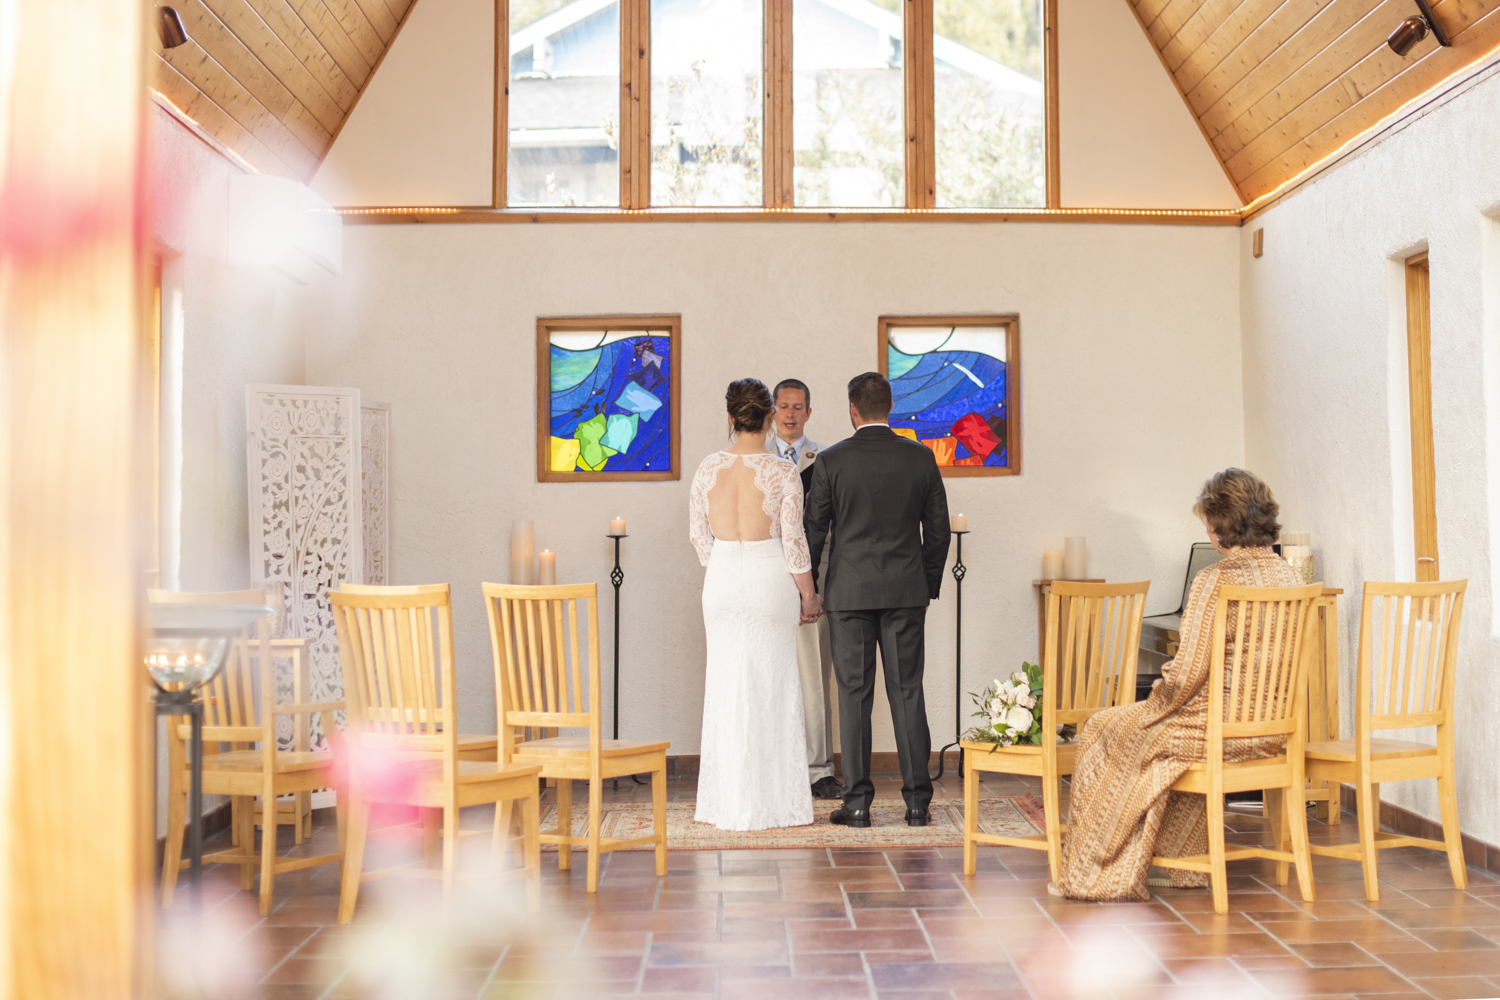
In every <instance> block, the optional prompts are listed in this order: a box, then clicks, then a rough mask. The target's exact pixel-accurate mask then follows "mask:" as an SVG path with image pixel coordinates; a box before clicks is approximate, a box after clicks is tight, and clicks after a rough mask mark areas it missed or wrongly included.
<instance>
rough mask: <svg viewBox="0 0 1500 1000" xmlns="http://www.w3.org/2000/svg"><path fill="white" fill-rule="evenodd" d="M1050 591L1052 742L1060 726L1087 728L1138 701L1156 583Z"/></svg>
mask: <svg viewBox="0 0 1500 1000" xmlns="http://www.w3.org/2000/svg"><path fill="white" fill-rule="evenodd" d="M1050 587H1051V590H1050V592H1049V594H1048V596H1047V612H1046V619H1045V621H1046V632H1045V636H1046V638H1045V645H1044V646H1043V649H1042V673H1043V689H1044V690H1043V701H1044V711H1043V715H1044V725H1043V732H1044V738H1046V739H1052V738H1054V737H1055V729H1056V723H1059V722H1075V723H1081V722H1083V721H1086V720H1087V719H1088V718H1089V717H1090V716H1092V715H1093V714H1094V713H1096V712H1098V711H1100V710H1102V709H1105V708H1109V707H1111V706H1114V705H1121V704H1129V703H1130V702H1132V701H1134V700H1135V673H1136V661H1137V658H1138V656H1139V653H1140V629H1141V617H1142V615H1143V614H1144V612H1145V606H1146V592H1147V590H1148V589H1149V587H1150V581H1149V580H1146V581H1141V582H1140V583H1126V584H1103V583H1075V582H1071V581H1061V580H1059V581H1055V582H1053V583H1052V584H1051V585H1050ZM1049 719H1050V720H1053V721H1051V722H1048V721H1046V720H1049ZM1045 734H1052V735H1045Z"/></svg>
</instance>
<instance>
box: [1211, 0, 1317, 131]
mask: <svg viewBox="0 0 1500 1000" xmlns="http://www.w3.org/2000/svg"><path fill="white" fill-rule="evenodd" d="M1332 2H1333V0H1286V2H1285V3H1283V4H1282V5H1281V6H1279V7H1277V8H1276V10H1275V12H1274V13H1272V15H1271V16H1270V17H1268V18H1266V19H1265V21H1263V22H1262V23H1261V24H1260V26H1259V27H1257V28H1256V29H1255V30H1254V31H1252V32H1251V33H1250V34H1249V35H1247V36H1246V37H1245V40H1244V42H1242V43H1241V44H1240V45H1239V46H1238V47H1237V48H1236V49H1235V50H1234V51H1233V52H1231V53H1229V55H1227V56H1225V57H1224V59H1223V60H1222V61H1221V62H1220V63H1219V65H1217V66H1215V67H1214V68H1213V70H1212V71H1210V72H1209V73H1208V74H1207V75H1206V76H1204V78H1203V80H1202V82H1200V83H1199V84H1198V85H1197V86H1196V87H1194V88H1192V89H1191V90H1189V91H1188V92H1187V95H1188V103H1189V104H1191V105H1192V106H1193V109H1194V110H1195V111H1196V112H1197V113H1198V114H1200V115H1201V114H1203V112H1205V111H1207V110H1208V109H1209V108H1211V107H1213V106H1214V103H1215V102H1217V101H1218V100H1219V98H1221V97H1223V96H1224V95H1225V93H1227V92H1228V91H1229V88H1231V87H1233V86H1234V85H1235V84H1236V83H1239V82H1240V81H1241V80H1243V79H1244V78H1245V77H1246V76H1247V75H1249V74H1250V73H1252V72H1254V70H1255V67H1257V66H1259V65H1260V64H1261V63H1262V62H1264V61H1265V60H1266V59H1267V58H1268V57H1269V56H1270V55H1271V53H1272V52H1275V51H1276V50H1277V49H1279V48H1281V46H1282V45H1283V44H1284V43H1285V42H1286V40H1287V39H1288V38H1291V37H1292V36H1293V35H1295V34H1296V33H1297V32H1298V31H1299V30H1300V29H1301V28H1302V26H1303V25H1304V24H1306V23H1307V22H1308V21H1311V20H1312V19H1313V18H1314V17H1317V15H1318V11H1320V10H1322V9H1323V8H1324V7H1326V6H1328V5H1329V4H1330V3H1332Z"/></svg>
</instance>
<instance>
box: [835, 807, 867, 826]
mask: <svg viewBox="0 0 1500 1000" xmlns="http://www.w3.org/2000/svg"><path fill="white" fill-rule="evenodd" d="M828 822H830V823H833V824H834V825H836V826H854V827H866V826H869V825H870V813H869V810H867V809H835V810H834V811H833V813H832V814H831V815H829V817H828Z"/></svg>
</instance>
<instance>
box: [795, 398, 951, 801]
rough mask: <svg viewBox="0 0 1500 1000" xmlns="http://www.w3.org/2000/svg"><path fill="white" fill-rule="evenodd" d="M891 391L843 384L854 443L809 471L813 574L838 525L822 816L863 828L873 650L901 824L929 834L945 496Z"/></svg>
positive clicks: (829, 598) (868, 789)
mask: <svg viewBox="0 0 1500 1000" xmlns="http://www.w3.org/2000/svg"><path fill="white" fill-rule="evenodd" d="M890 416H891V384H890V383H889V382H887V381H886V380H885V377H884V376H882V375H878V374H876V373H875V372H865V373H864V374H863V375H856V376H855V377H854V378H853V379H852V380H851V381H850V382H849V420H850V421H851V422H852V423H853V424H854V436H853V437H851V438H847V439H845V440H843V441H840V442H839V443H838V444H835V445H832V446H830V447H828V448H825V449H823V451H822V452H821V453H820V454H819V455H818V459H817V462H816V463H815V464H814V465H813V477H812V479H813V481H812V489H811V491H810V493H809V495H808V499H807V516H806V529H807V542H808V546H809V548H810V550H811V552H810V554H811V556H812V565H813V567H814V570H813V572H814V573H816V572H817V568H816V567H817V566H818V565H819V561H820V559H821V557H822V554H823V546H824V544H825V542H826V541H827V539H828V533H829V529H830V527H832V528H834V533H833V535H834V537H833V547H832V548H831V550H830V552H829V557H828V572H827V575H826V578H825V579H824V581H823V588H822V594H823V604H824V607H825V609H826V610H827V612H828V627H829V632H830V633H831V636H830V637H831V639H832V643H833V670H834V673H835V675H836V676H837V677H838V686H839V737H840V740H839V742H840V747H841V749H842V751H843V768H844V805H843V808H840V809H835V810H834V811H833V815H832V816H831V817H829V818H830V819H831V820H832V822H834V823H839V824H843V825H846V826H854V827H867V826H869V825H870V801H871V800H872V799H873V798H874V797H875V785H874V783H873V782H872V781H871V780H870V712H871V710H872V708H873V707H874V704H875V650H876V647H877V646H878V647H879V649H880V660H881V664H882V666H883V667H884V670H885V691H886V696H887V697H888V698H889V700H890V703H891V721H892V723H893V724H894V726H895V730H896V750H897V752H898V756H899V757H900V761H901V796H902V798H904V799H905V800H906V822H907V825H908V826H926V825H927V822H928V804H929V803H930V802H931V801H932V779H931V778H929V777H928V773H927V768H928V757H929V756H930V755H931V753H932V738H931V736H930V735H929V734H928V732H927V703H926V699H925V698H924V697H923V694H922V667H923V654H924V641H925V640H924V623H925V621H926V618H927V603H928V602H929V601H933V600H936V599H937V596H938V588H939V586H940V585H941V584H942V581H943V565H944V563H945V562H947V559H948V541H949V532H948V496H947V493H946V492H944V490H943V479H942V475H941V474H940V473H939V472H938V466H937V460H936V458H935V457H934V456H933V453H932V451H931V450H930V449H929V448H926V447H925V446H923V445H920V444H917V443H916V442H915V441H911V440H908V439H906V438H903V437H901V436H899V435H897V434H896V433H895V432H894V431H892V430H891V428H890V423H889V421H890Z"/></svg>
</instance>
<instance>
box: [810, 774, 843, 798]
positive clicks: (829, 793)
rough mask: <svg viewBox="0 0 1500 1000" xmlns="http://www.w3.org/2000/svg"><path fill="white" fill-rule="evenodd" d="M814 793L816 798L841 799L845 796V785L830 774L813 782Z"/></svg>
mask: <svg viewBox="0 0 1500 1000" xmlns="http://www.w3.org/2000/svg"><path fill="white" fill-rule="evenodd" d="M812 794H813V798H815V799H841V798H843V797H844V786H843V785H841V784H839V779H837V778H835V777H834V776H833V775H831V774H830V775H828V776H827V777H824V778H819V779H818V780H817V781H814V782H813V784H812Z"/></svg>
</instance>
